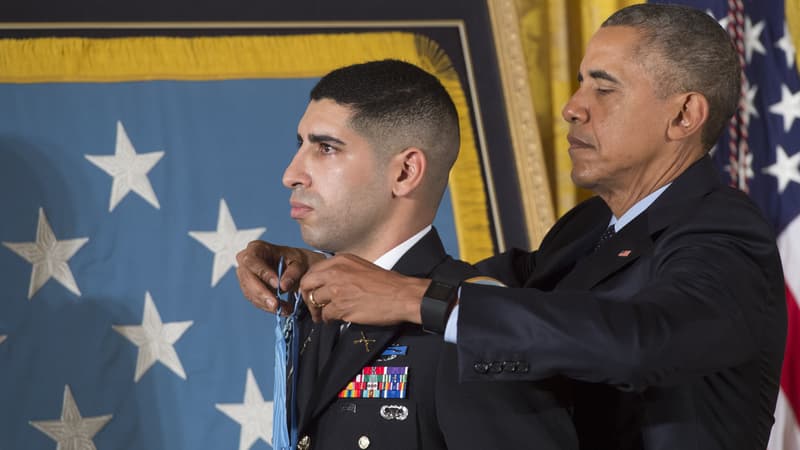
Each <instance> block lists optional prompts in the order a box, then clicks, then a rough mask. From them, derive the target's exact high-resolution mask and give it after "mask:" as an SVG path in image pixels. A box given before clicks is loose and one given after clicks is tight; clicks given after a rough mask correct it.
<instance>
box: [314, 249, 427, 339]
mask: <svg viewBox="0 0 800 450" xmlns="http://www.w3.org/2000/svg"><path fill="white" fill-rule="evenodd" d="M430 282H431V280H428V279H424V278H413V277H407V276H404V275H401V274H399V273H397V272H391V271H388V270H383V269H381V268H380V267H378V266H376V265H374V264H371V263H369V262H367V261H365V260H363V259H361V258H359V257H357V256H353V255H348V254H340V255H337V256H334V257H332V258H329V259H327V260H325V261H321V262H319V263H316V264H314V266H313V267H312V268H311V269H310V270H309V271H308V272H307V273H306V274H305V276H303V279H302V280H301V281H300V292H301V293H302V294H303V299H304V300H305V302H306V305H308V309H309V311H310V312H311V318H312V319H313V320H314V321H315V322H319V321H320V320H324V321H329V320H337V319H338V320H344V321H347V322H355V323H360V324H366V325H393V324H397V323H401V322H410V323H416V324H420V323H422V319H421V317H420V311H419V308H420V303H421V302H422V296H423V295H424V294H425V290H426V289H427V288H428V285H429V284H430ZM311 300H314V301H313V303H312V302H311ZM320 305H321V306H322V307H320Z"/></svg>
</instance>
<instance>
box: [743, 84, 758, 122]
mask: <svg viewBox="0 0 800 450" xmlns="http://www.w3.org/2000/svg"><path fill="white" fill-rule="evenodd" d="M757 93H758V86H753V87H750V80H748V79H746V78H745V80H744V99H743V100H744V105H743V108H744V111H742V116H743V117H744V123H745V125H747V124H749V123H750V118H751V117H752V116H755V117H759V115H758V109H757V108H756V106H755V100H756V94H757Z"/></svg>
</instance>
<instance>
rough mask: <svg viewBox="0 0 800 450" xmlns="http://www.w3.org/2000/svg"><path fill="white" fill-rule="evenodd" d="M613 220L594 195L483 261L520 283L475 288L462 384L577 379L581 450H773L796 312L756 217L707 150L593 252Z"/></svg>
mask: <svg viewBox="0 0 800 450" xmlns="http://www.w3.org/2000/svg"><path fill="white" fill-rule="evenodd" d="M610 215H611V212H610V210H609V209H608V207H607V206H606V205H605V203H603V202H602V201H601V200H600V199H599V198H593V199H590V200H587V201H586V202H584V203H582V204H581V205H579V206H577V207H576V208H574V209H573V210H572V211H570V212H569V213H568V214H566V215H565V216H564V217H563V218H562V219H561V220H559V221H558V223H556V225H555V226H554V227H553V228H552V230H551V231H550V232H549V233H548V235H547V236H546V237H545V239H544V240H543V242H542V245H541V246H540V249H539V250H538V251H536V252H533V253H527V252H521V251H511V252H508V253H506V254H504V255H500V256H498V257H496V258H493V259H490V260H487V261H485V262H484V263H483V264H482V265H481V267H482V268H483V270H484V271H486V272H488V273H490V274H492V275H494V276H497V277H499V278H501V279H503V280H504V281H505V282H506V283H507V284H509V285H511V286H517V287H520V288H523V287H524V289H520V288H517V289H502V288H492V287H488V286H478V285H470V284H465V285H464V286H463V288H462V291H461V303H460V305H461V306H460V312H459V323H458V327H459V331H458V333H459V334H458V348H459V357H460V372H461V375H462V378H463V379H471V380H520V379H523V380H537V379H542V378H547V377H551V376H553V375H556V374H560V375H564V376H567V377H569V378H571V379H573V380H578V381H577V382H575V383H574V386H573V387H574V389H575V395H576V398H577V405H576V410H575V420H576V423H577V427H578V433H579V438H580V441H581V442H580V443H581V448H585V449H627V448H633V449H636V448H645V449H681V450H691V449H698V450H713V449H748V450H762V449H764V448H766V444H767V440H768V436H769V431H770V426H771V424H772V420H773V419H772V413H773V409H774V405H775V399H776V395H777V391H778V386H779V375H780V370H781V362H782V358H783V349H784V340H785V336H786V310H785V294H784V283H783V276H782V269H781V263H780V259H779V256H778V250H777V248H776V245H775V239H774V235H773V232H772V230H771V229H770V227H769V226H768V225H767V223H766V222H765V221H764V219H763V218H762V216H761V214H760V212H759V211H758V210H757V209H756V207H755V206H754V205H753V204H752V202H751V201H750V200H749V199H748V198H747V197H746V196H745V195H744V194H742V193H740V192H739V191H736V190H734V189H732V188H729V187H726V186H724V185H722V184H721V183H720V181H719V180H718V178H717V176H716V173H715V171H714V168H713V166H712V164H711V161H710V160H709V159H708V158H703V159H701V160H700V161H698V162H697V163H695V164H694V165H692V166H691V167H690V168H688V169H687V170H686V171H685V172H684V173H683V174H681V175H680V176H679V177H678V178H676V179H675V180H674V181H673V183H672V185H671V186H670V187H669V188H668V189H667V190H666V191H664V193H663V194H662V195H661V196H660V197H659V198H658V199H657V200H656V201H655V202H654V203H653V204H652V205H651V206H650V207H649V208H648V209H647V210H646V211H644V212H643V213H642V214H641V215H640V216H639V217H637V218H636V219H634V220H633V221H632V222H631V223H629V224H628V225H627V226H625V227H624V228H623V229H622V230H620V232H619V233H618V234H617V235H616V236H615V237H613V238H611V239H610V240H608V241H606V242H605V243H603V245H602V246H601V247H600V248H599V249H598V250H597V251H593V250H592V248H593V247H594V245H595V243H596V242H597V239H598V237H599V236H600V234H601V233H602V232H603V231H604V230H605V228H606V227H607V226H608V223H609V219H610ZM489 304H490V305H491V307H488V306H487V305H489ZM502 361H519V362H520V363H521V364H525V365H526V366H527V367H528V370H527V371H525V372H522V371H519V370H517V371H515V372H510V371H505V370H502V365H501V367H500V370H488V369H487V368H491V367H492V365H493V364H495V363H497V362H502ZM495 365H496V364H495Z"/></svg>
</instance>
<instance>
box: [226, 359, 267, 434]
mask: <svg viewBox="0 0 800 450" xmlns="http://www.w3.org/2000/svg"><path fill="white" fill-rule="evenodd" d="M216 406H217V409H218V410H220V411H222V412H224V413H225V414H226V415H227V416H228V417H230V418H231V419H233V420H235V421H236V422H239V425H241V426H242V430H241V433H240V434H239V450H249V449H250V447H252V446H253V444H255V443H256V441H257V440H258V439H262V440H263V441H264V442H266V443H268V444H270V445H272V402H267V401H264V396H262V395H261V390H260V389H259V388H258V384H257V383H256V379H255V377H254V376H253V370H252V369H250V368H248V369H247V381H246V384H245V387H244V402H243V403H217V405H216Z"/></svg>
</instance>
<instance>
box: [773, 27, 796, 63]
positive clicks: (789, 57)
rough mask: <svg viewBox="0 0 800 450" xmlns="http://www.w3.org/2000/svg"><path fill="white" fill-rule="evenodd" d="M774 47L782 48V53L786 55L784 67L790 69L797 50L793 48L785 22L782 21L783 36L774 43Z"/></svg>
mask: <svg viewBox="0 0 800 450" xmlns="http://www.w3.org/2000/svg"><path fill="white" fill-rule="evenodd" d="M775 47H778V48H779V49H781V50H783V54H784V55H786V68H788V69H791V68H792V66H793V65H794V56H795V53H797V50H795V48H794V42H792V36H791V35H790V34H789V26H788V25H787V24H786V22H784V23H783V37H782V38H780V40H779V41H778V42H776V43H775Z"/></svg>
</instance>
